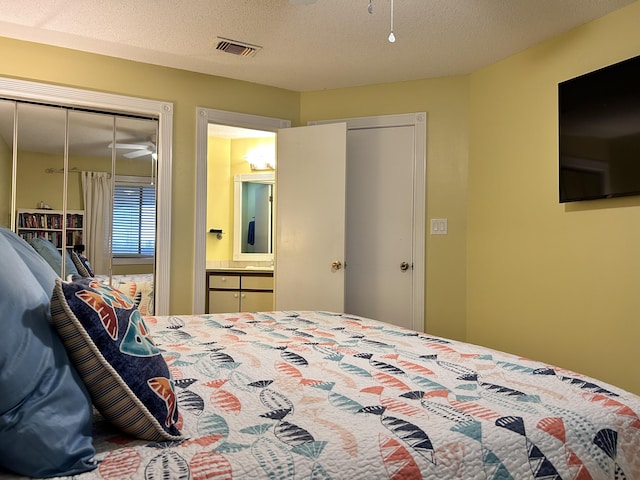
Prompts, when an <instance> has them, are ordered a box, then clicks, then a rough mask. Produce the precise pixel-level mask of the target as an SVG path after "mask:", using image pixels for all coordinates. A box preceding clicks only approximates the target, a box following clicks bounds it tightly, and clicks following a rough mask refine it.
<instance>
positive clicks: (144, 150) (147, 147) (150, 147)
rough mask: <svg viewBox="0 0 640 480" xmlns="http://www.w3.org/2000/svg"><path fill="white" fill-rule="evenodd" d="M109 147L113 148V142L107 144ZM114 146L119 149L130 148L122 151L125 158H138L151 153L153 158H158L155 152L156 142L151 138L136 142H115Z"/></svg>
mask: <svg viewBox="0 0 640 480" xmlns="http://www.w3.org/2000/svg"><path fill="white" fill-rule="evenodd" d="M109 148H113V142H112V143H110V144H109ZM115 148H116V149H119V150H131V152H127V153H123V154H122V155H123V156H124V157H126V158H138V157H143V156H145V155H151V158H153V159H154V160H157V159H158V154H157V153H156V144H155V142H153V141H151V140H147V141H143V142H137V143H120V142H117V143H116V144H115Z"/></svg>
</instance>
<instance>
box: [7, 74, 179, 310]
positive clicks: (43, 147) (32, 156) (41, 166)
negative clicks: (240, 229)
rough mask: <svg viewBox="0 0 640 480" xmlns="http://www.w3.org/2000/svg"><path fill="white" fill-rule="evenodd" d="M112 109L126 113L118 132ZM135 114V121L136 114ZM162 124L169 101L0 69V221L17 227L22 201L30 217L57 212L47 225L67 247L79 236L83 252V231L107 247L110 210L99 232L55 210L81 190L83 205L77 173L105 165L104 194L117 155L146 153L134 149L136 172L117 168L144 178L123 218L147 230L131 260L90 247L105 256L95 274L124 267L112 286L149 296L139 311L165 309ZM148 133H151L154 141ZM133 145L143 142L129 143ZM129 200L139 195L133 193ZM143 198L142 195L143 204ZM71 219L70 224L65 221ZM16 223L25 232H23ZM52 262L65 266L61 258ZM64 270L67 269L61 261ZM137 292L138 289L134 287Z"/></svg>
mask: <svg viewBox="0 0 640 480" xmlns="http://www.w3.org/2000/svg"><path fill="white" fill-rule="evenodd" d="M50 102H54V103H55V105H51V104H50ZM35 113H37V115H35ZM120 118H123V119H126V120H124V124H123V129H122V131H121V132H122V135H121V134H119V133H118V134H117V133H116V130H115V125H116V121H117V119H120ZM129 120H132V122H131V123H132V124H135V125H134V128H133V129H131V128H130V126H129V125H127V124H128V121H129ZM136 121H140V123H138V124H136ZM172 125H173V105H172V104H171V103H170V102H160V101H155V100H148V99H143V98H137V97H128V96H124V95H115V94H109V93H102V92H96V91H90V90H82V89H76V88H68V87H62V86H56V85H50V84H44V83H36V82H29V81H23V80H14V79H10V78H5V77H0V174H1V176H0V225H7V226H9V227H10V228H11V229H13V230H14V231H18V230H19V226H18V215H17V211H18V209H19V208H28V209H29V210H36V213H37V214H38V215H36V216H35V217H34V218H37V219H38V220H39V221H43V220H44V219H48V218H55V215H57V216H58V221H59V224H61V225H62V228H56V229H55V233H56V235H58V237H60V236H61V237H62V241H63V245H64V244H66V246H67V247H68V250H71V251H73V250H74V247H76V244H77V243H78V242H79V241H82V242H83V243H81V244H79V246H83V247H80V248H84V249H85V250H84V253H85V254H86V255H87V256H89V255H92V254H93V253H92V252H91V251H90V250H93V249H92V248H91V249H90V248H89V245H88V244H89V243H90V240H91V236H92V235H93V236H94V238H96V239H98V238H99V239H100V240H98V241H99V242H100V241H101V242H102V243H106V244H107V246H108V247H109V248H110V245H111V244H112V242H111V234H110V232H111V223H112V222H111V221H110V220H108V221H105V223H106V224H107V225H108V228H107V229H106V231H108V232H109V233H108V234H107V235H97V234H95V233H94V234H92V233H91V232H92V229H91V223H93V222H89V224H87V223H86V219H85V218H83V219H82V220H83V222H82V228H79V227H73V228H66V223H67V220H68V219H67V218H65V217H64V216H63V214H62V213H63V212H64V210H66V211H67V213H71V212H72V211H73V210H75V208H76V205H78V203H76V201H78V199H81V200H79V201H81V203H80V206H79V207H78V208H79V209H80V213H81V214H82V216H84V214H85V213H86V210H87V207H86V201H85V198H84V195H85V192H86V189H85V188H84V187H83V184H82V177H83V175H84V174H85V173H92V172H96V173H105V174H106V175H107V177H108V180H109V182H108V185H107V186H108V190H109V192H110V197H109V198H110V199H111V192H113V188H112V186H113V184H114V182H115V180H116V175H115V162H116V161H117V159H118V158H117V157H118V156H121V157H124V158H125V159H127V161H130V160H132V158H131V157H132V156H137V155H138V153H139V154H140V156H141V157H142V156H145V155H147V160H142V159H141V162H140V163H138V164H137V167H140V168H141V169H142V170H143V171H144V173H138V172H133V174H132V173H131V172H123V173H124V175H129V176H137V175H141V176H144V177H146V178H145V179H143V181H142V183H143V184H144V185H147V186H149V185H151V184H153V188H152V197H151V198H152V200H151V201H146V203H145V207H144V208H143V209H142V210H143V211H144V215H141V216H142V217H143V220H142V221H138V222H137V223H136V224H135V225H132V226H131V228H130V230H131V231H137V232H140V231H141V229H142V230H145V231H149V230H150V229H152V230H153V232H152V233H151V234H150V235H147V236H145V237H144V240H143V242H142V244H143V245H144V248H141V249H140V250H137V251H136V252H135V254H134V255H138V257H139V258H136V259H135V261H133V260H132V259H126V260H127V261H126V262H125V263H126V264H123V265H120V264H119V263H118V264H117V262H115V260H114V262H112V261H111V259H112V255H111V254H110V253H109V250H108V249H107V250H106V251H107V253H106V254H105V253H104V252H103V253H102V254H98V255H95V254H93V255H94V256H95V258H99V259H101V260H104V261H106V262H107V264H108V266H107V267H105V268H104V269H103V270H105V272H106V273H105V275H106V274H107V273H108V274H109V275H107V276H106V278H107V280H108V281H113V280H115V276H116V275H117V274H119V273H120V272H118V271H115V270H114V269H115V268H118V269H122V270H123V271H131V272H132V273H131V275H130V276H129V281H128V282H126V283H116V284H115V286H116V288H119V289H120V290H122V291H124V292H126V293H128V294H129V295H130V296H131V297H132V298H134V300H136V303H138V304H139V306H143V305H149V309H148V310H146V311H145V309H144V308H140V311H141V313H143V314H145V313H149V314H157V315H167V314H168V313H169V298H170V296H169V293H168V292H169V290H170V288H169V279H170V255H171V172H172V168H171V164H172V147H171V145H172ZM120 135H121V136H120ZM156 139H157V141H158V142H160V143H159V144H158V145H157V146H156ZM66 140H68V141H66ZM121 141H125V142H129V144H128V145H125V146H124V147H122V146H121V145H118V144H119V143H121ZM141 143H144V145H141ZM121 147H122V148H121ZM120 150H122V151H120ZM140 150H142V151H144V152H143V153H140V152H134V151H140ZM10 152H11V153H10ZM116 153H117V154H118V155H116ZM134 154H135V155H134ZM127 155H129V156H127ZM149 157H150V158H151V159H150V160H149ZM101 165H105V168H103V167H102V166H101ZM150 178H151V180H149V179H150ZM19 182H20V183H19ZM25 182H26V183H25ZM23 189H24V192H23V191H22V190H23ZM29 192H30V193H29ZM80 192H81V193H80ZM138 198H140V197H138ZM105 203H106V204H107V205H108V207H109V209H110V210H112V209H113V205H112V202H111V200H109V201H108V202H105ZM138 204H139V205H142V204H141V202H138ZM25 205H26V206H25ZM147 205H152V208H151V210H149V208H147ZM41 207H49V208H51V209H52V210H53V209H54V208H55V209H61V213H55V214H54V211H52V210H46V209H43V208H41ZM139 210H140V208H139ZM149 211H151V212H152V213H151V214H149V213H148V212H149ZM156 212H157V214H156ZM109 213H111V212H110V211H109ZM102 218H103V221H104V217H102ZM147 219H154V220H155V225H154V226H153V227H150V226H149V224H150V222H149V221H147ZM154 220H151V222H153V221H154ZM73 229H75V231H70V230H73ZM40 230H41V233H42V234H43V235H49V233H52V232H50V230H54V229H50V228H40ZM78 230H79V231H78ZM24 233H25V235H31V234H32V233H33V232H32V231H31V232H29V231H25V232H24ZM52 234H53V233H52ZM137 235H138V236H137V237H136V238H140V237H139V233H138V234H137ZM145 235H146V233H145ZM149 246H151V247H149ZM52 247H53V251H54V252H55V253H56V254H57V255H59V254H61V253H62V251H63V250H64V248H65V247H62V249H60V250H57V249H56V247H55V246H53V245H52ZM56 250H57V251H56ZM70 256H71V255H70ZM144 257H146V258H144ZM74 258H75V256H74ZM60 260H61V258H59V259H58V261H60ZM99 261H100V260H98V261H97V263H96V265H98V264H99ZM112 263H113V265H112ZM62 264H63V265H64V266H65V270H66V262H62ZM132 265H133V267H132ZM69 271H71V272H72V270H71V269H69ZM141 271H144V272H145V273H141V274H140V275H145V279H146V280H145V285H147V286H149V294H148V295H146V297H147V299H146V301H141V300H139V298H140V293H141V291H140V288H139V285H140V283H139V282H138V279H137V278H135V279H132V278H131V276H135V275H137V274H138V273H139V272H141ZM148 272H150V273H148ZM61 273H63V272H61ZM154 291H157V292H158V295H155V294H154ZM142 295H143V296H145V294H144V293H142Z"/></svg>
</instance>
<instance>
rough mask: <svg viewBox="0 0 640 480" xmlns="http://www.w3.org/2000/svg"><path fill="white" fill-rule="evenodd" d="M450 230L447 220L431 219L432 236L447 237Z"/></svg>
mask: <svg viewBox="0 0 640 480" xmlns="http://www.w3.org/2000/svg"><path fill="white" fill-rule="evenodd" d="M447 230H448V225H447V219H446V218H432V219H431V235H446V234H447Z"/></svg>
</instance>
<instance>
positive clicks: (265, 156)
mask: <svg viewBox="0 0 640 480" xmlns="http://www.w3.org/2000/svg"><path fill="white" fill-rule="evenodd" d="M244 159H245V160H246V161H247V163H248V164H249V165H251V170H275V168H276V158H275V153H274V151H273V149H270V148H267V147H264V146H260V147H256V148H254V149H252V150H250V151H249V152H248V153H247V154H246V155H245V156H244Z"/></svg>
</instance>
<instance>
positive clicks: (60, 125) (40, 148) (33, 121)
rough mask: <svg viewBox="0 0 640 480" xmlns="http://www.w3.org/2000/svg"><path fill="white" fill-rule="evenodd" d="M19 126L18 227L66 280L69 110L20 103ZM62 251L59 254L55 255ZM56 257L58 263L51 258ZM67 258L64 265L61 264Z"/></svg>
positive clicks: (68, 240)
mask: <svg viewBox="0 0 640 480" xmlns="http://www.w3.org/2000/svg"><path fill="white" fill-rule="evenodd" d="M16 115H17V122H16V132H17V136H16V138H17V141H16V152H17V153H16V184H15V185H16V187H15V192H14V193H15V205H16V228H17V232H18V234H19V235H20V236H21V237H22V238H24V239H25V240H27V241H28V242H29V243H30V244H31V245H32V246H33V247H34V248H35V249H36V250H37V251H38V252H39V253H40V254H41V255H42V256H43V257H44V258H45V260H48V261H49V262H50V263H51V262H54V263H52V267H53V268H54V269H55V270H56V271H57V273H58V274H59V275H61V276H62V277H63V278H65V276H66V272H67V271H69V272H72V267H71V258H70V257H68V254H67V251H68V250H67V249H68V248H70V247H72V243H70V239H69V238H67V236H66V231H65V226H66V225H65V222H64V216H63V213H64V210H65V209H66V197H65V177H64V175H50V174H49V173H48V172H49V171H56V172H62V171H64V168H65V142H66V123H67V115H66V110H65V109H63V108H59V107H51V106H44V105H35V104H26V103H18V107H17V112H16ZM56 250H57V253H56ZM51 256H53V258H54V260H52V259H51ZM62 258H64V259H65V260H67V261H65V262H63V261H62Z"/></svg>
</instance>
